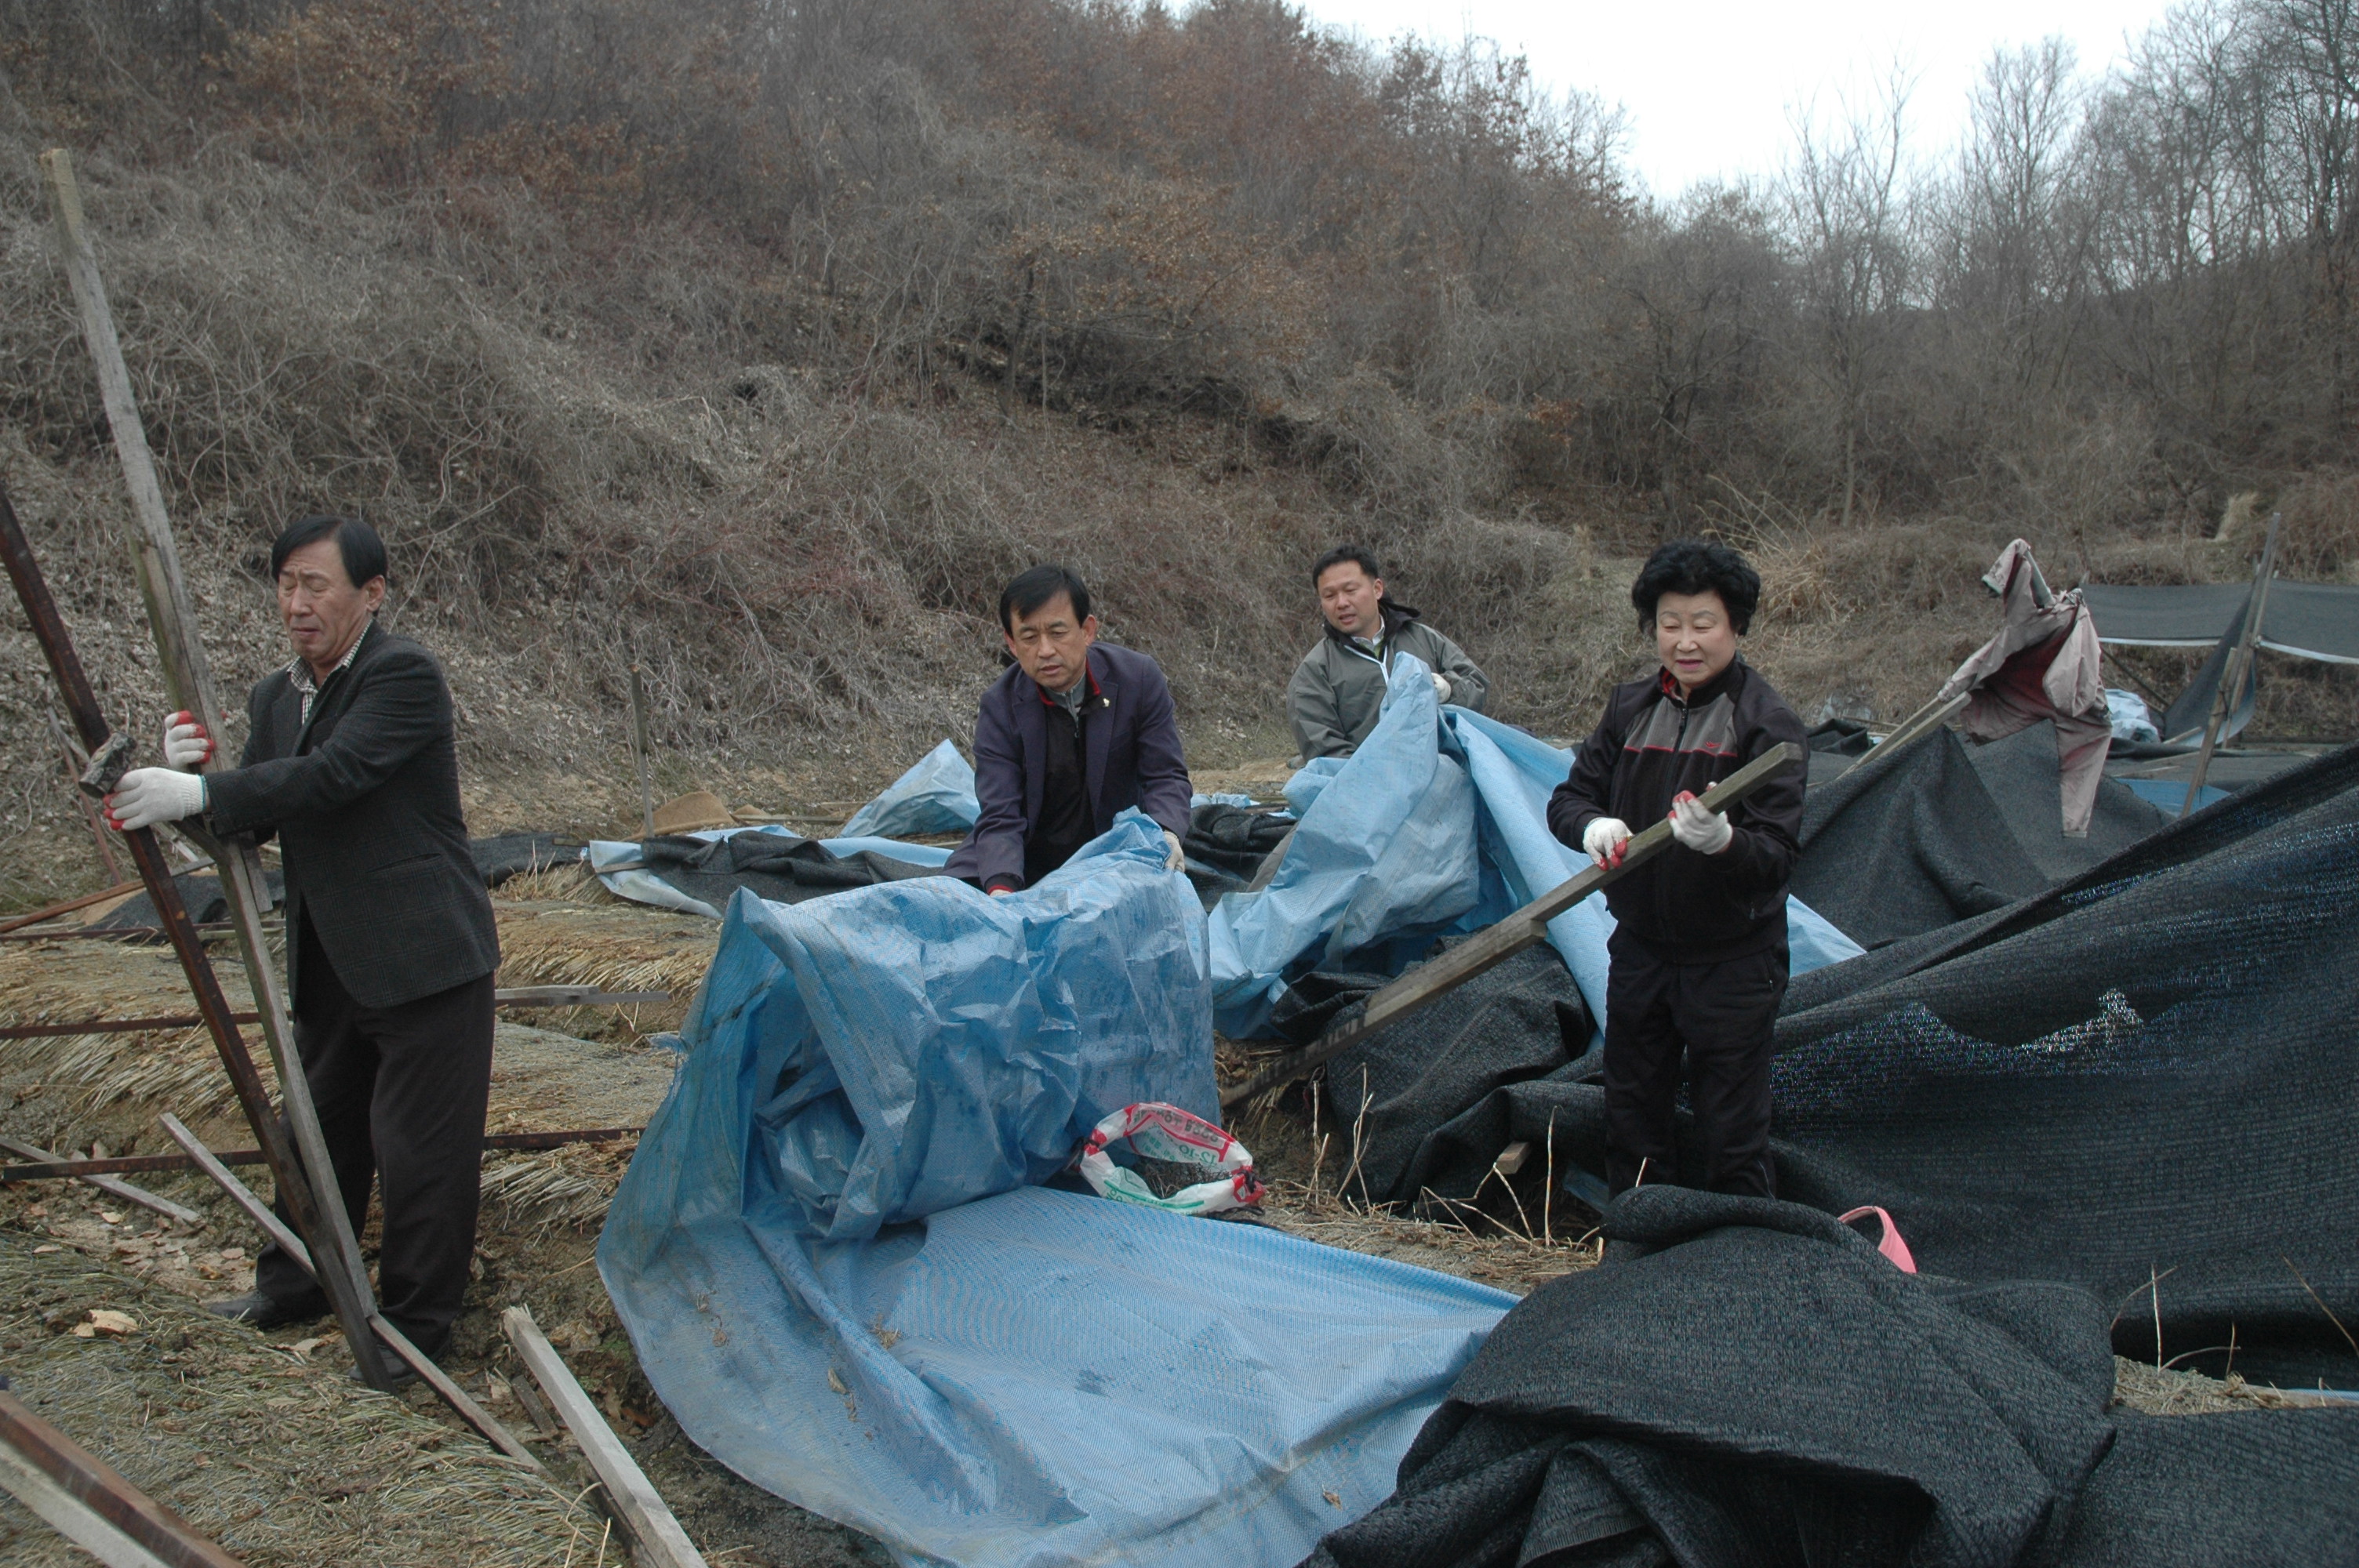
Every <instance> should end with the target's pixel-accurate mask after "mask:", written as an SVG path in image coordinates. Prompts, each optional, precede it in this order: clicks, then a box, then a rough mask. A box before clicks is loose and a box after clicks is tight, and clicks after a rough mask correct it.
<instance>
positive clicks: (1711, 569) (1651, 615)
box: [1630, 539, 1761, 633]
mask: <svg viewBox="0 0 2359 1568" xmlns="http://www.w3.org/2000/svg"><path fill="white" fill-rule="evenodd" d="M1667 593H1716V594H1718V595H1720V601H1721V602H1722V603H1723V604H1724V605H1726V606H1728V623H1729V624H1730V625H1732V626H1734V627H1735V628H1736V630H1737V631H1738V632H1740V633H1742V632H1746V631H1749V630H1751V629H1752V626H1753V612H1754V611H1755V610H1756V609H1758V608H1759V607H1760V604H1761V574H1760V573H1759V572H1756V571H1755V570H1754V569H1753V564H1752V563H1751V562H1750V561H1747V560H1746V559H1745V557H1743V556H1740V555H1738V554H1737V553H1736V552H1735V551H1734V550H1732V549H1730V548H1729V547H1728V546H1726V545H1716V544H1713V543H1712V541H1711V540H1709V539H1674V540H1672V541H1671V542H1670V543H1669V544H1668V545H1658V546H1656V548H1655V553H1654V554H1653V555H1651V556H1648V557H1647V564H1646V565H1645V566H1643V567H1640V568H1638V580H1637V581H1636V582H1634V583H1632V584H1631V585H1630V602H1631V603H1632V604H1634V605H1636V606H1637V609H1638V629H1639V630H1640V631H1642V632H1650V631H1652V630H1654V626H1655V606H1656V605H1658V603H1660V602H1661V601H1662V598H1663V595H1665V594H1667Z"/></svg>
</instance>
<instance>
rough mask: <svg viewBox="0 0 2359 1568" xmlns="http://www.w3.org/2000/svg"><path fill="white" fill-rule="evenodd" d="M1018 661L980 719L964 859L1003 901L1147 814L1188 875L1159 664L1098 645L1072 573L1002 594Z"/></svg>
mask: <svg viewBox="0 0 2359 1568" xmlns="http://www.w3.org/2000/svg"><path fill="white" fill-rule="evenodd" d="M999 624H1000V630H1001V632H1002V633H1004V634H1005V635H1006V639H1007V652H1008V654H1010V656H1012V657H1013V658H1014V659H1015V661H1016V663H1015V665H1014V666H1013V667H1011V668H1010V669H1009V670H1008V671H1007V673H1006V674H1005V675H1003V676H1000V677H999V679H998V680H997V681H995V683H993V685H992V687H991V689H990V690H988V691H986V692H984V694H983V705H982V708H981V709H980V711H979V712H977V714H976V715H975V721H974V793H975V798H976V800H977V801H978V802H979V803H980V804H981V806H982V807H983V813H982V815H981V816H979V817H977V818H976V819H975V824H974V831H973V833H971V834H970V835H968V837H967V841H966V842H965V843H963V844H962V845H960V846H959V848H958V849H957V850H956V851H954V852H953V853H952V854H951V859H950V864H949V866H948V868H947V870H948V871H950V874H951V875H952V876H955V877H963V878H965V879H966V880H967V881H971V882H973V883H974V884H975V885H976V886H978V887H981V888H983V889H984V891H986V892H991V893H993V894H1001V893H1009V892H1016V890H1017V889H1019V888H1027V887H1030V886H1031V885H1032V884H1033V883H1035V882H1037V881H1039V880H1040V879H1041V878H1042V877H1045V876H1047V875H1048V874H1049V872H1050V871H1055V870H1056V869H1057V868H1058V867H1059V866H1061V865H1063V864H1064V863H1065V862H1066V861H1067V860H1071V859H1072V856H1073V851H1074V850H1076V849H1080V848H1081V847H1082V845H1083V844H1086V843H1088V842H1089V841H1090V840H1091V839H1093V838H1096V837H1097V836H1098V835H1099V834H1101V833H1103V832H1104V831H1105V830H1106V829H1107V828H1109V827H1112V826H1114V817H1115V816H1117V815H1118V814H1120V813H1121V812H1122V811H1123V810H1125V808H1126V807H1129V806H1136V807H1138V808H1139V809H1140V810H1141V811H1144V812H1145V813H1147V816H1151V817H1153V818H1154V819H1155V820H1156V821H1157V822H1158V824H1160V825H1161V826H1162V828H1163V837H1164V839H1165V842H1166V844H1167V845H1168V847H1169V860H1168V861H1167V862H1166V863H1167V864H1168V865H1169V868H1170V869H1171V870H1172V871H1180V870H1181V869H1183V866H1184V861H1183V860H1182V858H1181V855H1180V835H1182V834H1184V833H1185V832H1187V830H1188V803H1189V801H1190V799H1191V798H1192V796H1193V791H1192V790H1191V789H1190V787H1189V784H1188V763H1187V761H1186V759H1185V758H1184V757H1182V756H1181V754H1180V722H1179V719H1177V718H1176V717H1175V716H1174V714H1173V713H1172V710H1171V688H1170V687H1169V686H1167V685H1165V684H1164V680H1163V672H1162V670H1160V669H1159V668H1158V667H1157V666H1156V663H1155V661H1154V660H1153V659H1150V658H1148V657H1147V655H1146V654H1137V653H1133V652H1132V651H1131V650H1129V649H1127V648H1116V647H1113V646H1110V645H1108V644H1105V643H1100V642H1098V640H1097V633H1098V618H1097V617H1096V616H1094V615H1093V614H1091V613H1090V590H1089V589H1087V588H1086V587H1084V586H1083V585H1082V579H1080V578H1078V577H1076V576H1074V575H1073V574H1072V573H1071V571H1068V570H1067V569H1066V568H1063V567H1034V568H1032V569H1031V570H1030V571H1027V572H1025V573H1023V574H1022V575H1021V576H1019V577H1017V578H1016V580H1015V581H1013V582H1011V583H1009V584H1008V585H1007V589H1006V592H1004V593H1002V594H1001V595H1000V596H999Z"/></svg>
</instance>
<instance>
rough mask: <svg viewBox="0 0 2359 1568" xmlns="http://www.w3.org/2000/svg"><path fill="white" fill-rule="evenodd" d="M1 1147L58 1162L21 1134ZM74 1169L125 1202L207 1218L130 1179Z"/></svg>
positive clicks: (187, 1221) (197, 1220) (172, 1215)
mask: <svg viewBox="0 0 2359 1568" xmlns="http://www.w3.org/2000/svg"><path fill="white" fill-rule="evenodd" d="M0 1149H5V1150H6V1151H8V1152H9V1153H11V1154H20V1155H22V1156H24V1157H25V1158H26V1159H27V1160H39V1161H43V1162H49V1163H56V1162H58V1157H57V1156H56V1155H55V1154H52V1153H50V1152H49V1151H48V1150H46V1149H44V1148H42V1147H41V1146H40V1145H39V1144H38V1143H27V1142H26V1141H24V1140H23V1139H21V1138H7V1137H0ZM76 1175H77V1176H78V1177H79V1178H80V1179H81V1180H82V1181H85V1182H88V1183H89V1184H91V1185H92V1186H93V1187H96V1188H97V1189H98V1190H99V1191H101V1192H103V1193H112V1194H114V1195H115V1196H116V1197H119V1198H121V1199H122V1200H123V1201H124V1202H125V1203H130V1204H137V1205H138V1206H140V1207H141V1208H152V1209H154V1210H155V1211H156V1212H157V1213H158V1214H160V1215H162V1216H163V1217H165V1218H167V1219H177V1220H179V1222H180V1223H181V1224H182V1225H202V1224H203V1223H204V1222H205V1217H204V1216H203V1215H201V1214H199V1213H198V1212H197V1211H196V1210H195V1209H192V1208H190V1207H189V1206H186V1205H184V1204H176V1203H174V1202H173V1201H172V1200H171V1199H170V1198H159V1197H158V1196H157V1195H155V1194H154V1193H151V1192H149V1191H148V1190H147V1188H145V1187H135V1186H133V1185H132V1184H130V1183H129V1182H126V1181H123V1180H121V1179H120V1178H118V1177H115V1176H112V1175H109V1174H107V1173H104V1172H99V1171H89V1172H77V1173H76Z"/></svg>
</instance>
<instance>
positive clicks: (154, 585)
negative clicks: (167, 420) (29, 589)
mask: <svg viewBox="0 0 2359 1568" xmlns="http://www.w3.org/2000/svg"><path fill="white" fill-rule="evenodd" d="M41 168H42V172H43V173H44V174H45V175H46V176H47V179H48V184H49V205H50V211H51V212H52V213H53V215H54V216H55V218H56V221H57V230H58V243H59V250H60V254H61V255H62V257H63V259H64V262H65V269H66V279H67V282H68V284H69V285H70V286H71V289H72V291H73V297H74V304H75V307H76V308H77V309H78V310H79V311H80V312H81V316H82V337H83V340H84V341H86V342H87V343H88V344H89V346H90V357H91V364H92V370H93V371H94V372H95V373H97V377H98V388H99V397H100V401H101V402H102V403H103V405H104V406H105V408H106V421H107V427H108V429H109V430H110V432H111V433H112V434H113V436H114V449H115V455H116V457H117V458H118V459H119V460H121V463H122V467H123V478H124V483H125V488H126V489H127V490H128V491H129V492H130V497H131V506H130V509H129V511H128V512H127V513H126V514H125V517H124V522H125V528H126V534H127V537H126V543H127V544H128V545H129V546H130V551H131V557H132V561H133V565H134V568H135V569H136V576H137V578H138V581H139V593H140V598H141V599H142V600H144V601H145V602H146V605H147V622H148V628H149V630H150V631H151V632H152V633H153V634H154V637H155V642H156V649H157V654H158V663H159V664H160V665H162V666H163V674H164V689H165V695H166V696H167V697H168V698H169V699H170V700H171V702H172V705H173V706H174V707H175V708H183V709H186V710H187V711H189V712H190V713H193V714H196V715H199V716H200V717H201V719H202V720H203V722H204V723H205V725H206V726H207V727H208V728H209V729H210V730H212V733H214V734H216V735H219V734H223V733H226V732H227V728H228V727H227V726H226V724H224V723H223V708H222V705H221V703H220V701H219V700H218V698H217V697H216V696H215V694H214V691H213V678H212V665H211V664H210V662H209V661H208V660H207V659H206V657H205V650H204V644H203V643H202V642H201V640H200V639H199V637H198V635H197V617H196V608H195V602H194V600H192V599H191V598H190V594H189V587H188V582H187V580H186V579H185V578H184V577H183V575H182V573H181V571H180V558H179V549H178V547H177V546H175V545H174V543H173V541H172V523H171V517H170V515H169V514H168V512H167V511H166V509H165V506H164V492H163V487H162V486H161V485H159V484H158V482H157V480H156V463H155V459H154V457H153V456H152V455H151V454H150V453H149V451H148V449H147V429H146V427H143V426H142V425H141V424H140V421H139V405H138V401H137V400H136V398H135V397H134V396H133V395H132V392H131V372H130V367H129V366H128V365H126V364H125V362H124V359H123V345H122V342H121V341H120V340H119V339H118V338H117V337H116V335H115V330H114V311H113V310H112V309H111V308H109V307H108V305H107V302H106V286H105V283H104V281H103V279H102V278H101V277H100V276H99V271H98V259H97V256H96V255H95V254H94V253H93V252H92V249H91V244H90V239H89V236H88V234H87V233H86V232H84V228H83V223H82V189H81V187H80V186H78V185H77V184H76V183H75V181H74V175H73V161H72V159H71V157H68V156H67V153H66V150H65V149H64V148H63V147H52V148H50V149H49V151H47V152H45V153H43V154H42V155H41ZM228 765H229V759H228V758H227V757H226V756H225V755H223V754H222V752H221V750H220V749H219V748H216V749H215V752H214V755H213V756H212V758H211V759H210V760H209V761H208V762H206V764H205V770H204V771H206V772H208V773H213V772H219V771H221V770H222V769H223V768H225V767H227V766H228ZM183 831H184V832H187V833H188V834H189V836H190V838H194V839H196V840H197V842H198V843H199V844H201V846H202V847H203V848H204V849H207V850H208V851H209V852H210V853H211V854H212V858H213V861H214V865H215V867H216V869H217V870H218V871H219V872H220V875H221V887H222V893H223V899H224V901H225V902H226V903H228V905H229V913H230V919H231V921H232V923H233V924H234V926H235V928H236V935H237V939H238V946H239V948H240V950H241V952H242V954H243V956H244V957H245V971H246V979H247V983H248V984H249V986H250V987H251V988H252V994H253V997H254V1000H255V1011H258V1012H260V1013H261V1014H262V1018H261V1024H262V1034H263V1040H264V1042H265V1043H266V1044H267V1045H268V1046H269V1048H270V1056H271V1061H272V1063H273V1064H274V1065H276V1066H277V1069H278V1084H279V1096H280V1099H281V1103H282V1104H283V1106H284V1108H285V1111H286V1116H287V1122H288V1126H289V1127H290V1128H291V1129H293V1130H294V1133H295V1145H296V1148H297V1149H298V1150H299V1152H301V1155H302V1166H303V1170H304V1171H306V1172H308V1173H309V1175H310V1184H309V1187H308V1190H304V1191H301V1192H298V1191H297V1190H296V1188H297V1187H299V1186H300V1185H301V1184H300V1183H299V1182H288V1181H286V1179H285V1178H286V1177H287V1176H288V1175H289V1174H291V1172H288V1173H280V1176H281V1181H282V1184H281V1188H280V1190H281V1191H282V1192H284V1193H286V1194H287V1196H288V1203H289V1205H290V1206H292V1207H293V1209H294V1211H295V1214H296V1217H297V1218H298V1219H299V1221H300V1222H301V1223H302V1225H303V1226H304V1228H305V1229H306V1230H308V1231H310V1233H311V1234H312V1235H313V1237H314V1238H316V1240H317V1241H318V1243H319V1246H320V1249H321V1251H322V1252H323V1253H324V1254H325V1255H326V1258H327V1260H328V1268H327V1271H326V1276H325V1277H323V1278H322V1280H321V1287H322V1288H323V1289H324V1290H325V1291H326V1292H327V1293H328V1299H329V1301H330V1303H332V1304H333V1305H334V1307H335V1309H336V1320H337V1322H338V1323H339V1324H340V1325H342V1327H343V1330H344V1336H345V1338H346V1339H348V1340H349V1341H351V1344H352V1348H353V1357H354V1359H355V1360H356V1361H357V1362H358V1364H359V1366H360V1369H361V1375H362V1377H363V1378H364V1379H366V1380H367V1382H368V1384H369V1386H370V1387H371V1388H374V1389H377V1390H390V1389H391V1387H392V1382H391V1379H390V1376H389V1374H388V1373H387V1372H386V1368H385V1364H384V1361H383V1359H382V1358H381V1357H379V1356H378V1355H377V1353H376V1346H375V1342H373V1341H372V1340H371V1339H370V1338H369V1336H368V1332H367V1330H368V1316H369V1314H370V1313H372V1312H373V1311H374V1310H375V1295H374V1294H373V1293H372V1292H371V1290H370V1285H369V1277H368V1268H367V1265H366V1264H364V1262H363V1261H362V1260H361V1249H360V1241H359V1238H356V1237H355V1236H354V1235H353V1227H352V1221H351V1218H350V1217H349V1216H347V1215H346V1214H345V1212H344V1206H343V1205H342V1203H341V1202H339V1201H337V1198H336V1176H335V1166H334V1164H333V1163H332V1162H331V1161H330V1160H329V1158H328V1143H327V1139H326V1138H325V1136H324V1135H323V1134H322V1133H321V1130H320V1118H319V1113H318V1111H317V1110H316V1109H315V1108H313V1106H312V1104H311V1091H310V1085H309V1084H308V1083H307V1082H305V1080H304V1077H303V1067H302V1062H301V1060H300V1058H299V1056H298V1054H297V1053H296V1049H295V1040H294V1035H293V1033H292V1032H291V1031H290V1030H289V1029H288V1024H287V1018H288V1005H287V994H286V986H285V983H284V981H283V980H282V979H281V977H280V975H279V971H278V965H277V957H276V956H275V955H274V954H273V953H272V952H271V950H270V945H269V942H268V940H267V939H266V937H265V936H264V935H263V931H262V919H263V916H264V915H265V914H268V913H269V910H270V892H269V884H268V881H267V880H266V878H265V877H264V875H263V871H262V859H261V857H260V855H258V854H257V853H256V852H255V847H254V845H253V843H252V842H251V841H249V840H245V839H235V840H229V841H223V842H219V843H215V842H212V841H211V840H212V835H211V834H209V833H204V832H201V831H198V830H196V829H195V828H193V827H190V826H189V825H186V824H184V825H183ZM153 891H154V890H153V889H152V888H151V889H150V892H153ZM243 1048H244V1047H243V1045H242V1044H241V1045H240V1046H239V1049H241V1050H242V1049H243ZM272 1136H273V1135H272V1134H270V1133H267V1132H265V1131H264V1130H262V1129H261V1128H258V1127H257V1128H256V1129H255V1137H256V1138H257V1139H259V1140H261V1141H262V1142H263V1144H264V1146H265V1147H266V1148H267V1147H269V1144H270V1140H271V1138H272Z"/></svg>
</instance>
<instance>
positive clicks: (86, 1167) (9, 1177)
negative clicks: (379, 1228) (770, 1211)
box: [0, 1127, 646, 1182]
mask: <svg viewBox="0 0 2359 1568" xmlns="http://www.w3.org/2000/svg"><path fill="white" fill-rule="evenodd" d="M645 1130H646V1129H645V1128H640V1127H582V1128H576V1129H573V1130H570V1131H565V1132H487V1133H485V1134H484V1148H486V1149H497V1150H502V1151H513V1150H517V1149H561V1148H563V1147H564V1146H565V1145H567V1144H569V1143H610V1142H613V1141H614V1140H615V1139H618V1138H636V1137H637V1136H638V1135H639V1134H640V1133H641V1132H644V1131H645ZM213 1158H214V1159H216V1160H219V1161H220V1162H222V1163H223V1164H224V1165H260V1164H264V1163H266V1161H265V1160H264V1158H263V1153H262V1151H261V1150H259V1149H232V1150H229V1151H227V1152H216V1153H215V1154H214V1155H213ZM195 1168H196V1161H195V1160H194V1159H192V1158H191V1157H190V1156H189V1155H186V1154H115V1155H111V1156H109V1157H108V1158H106V1159H103V1160H49V1161H44V1162H40V1163H38V1164H32V1163H28V1164H23V1165H0V1182H47V1181H56V1180H59V1179H60V1178H64V1177H76V1178H79V1177H82V1176H113V1175H130V1174H132V1173H136V1172H141V1171H188V1170H193V1169H195Z"/></svg>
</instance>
